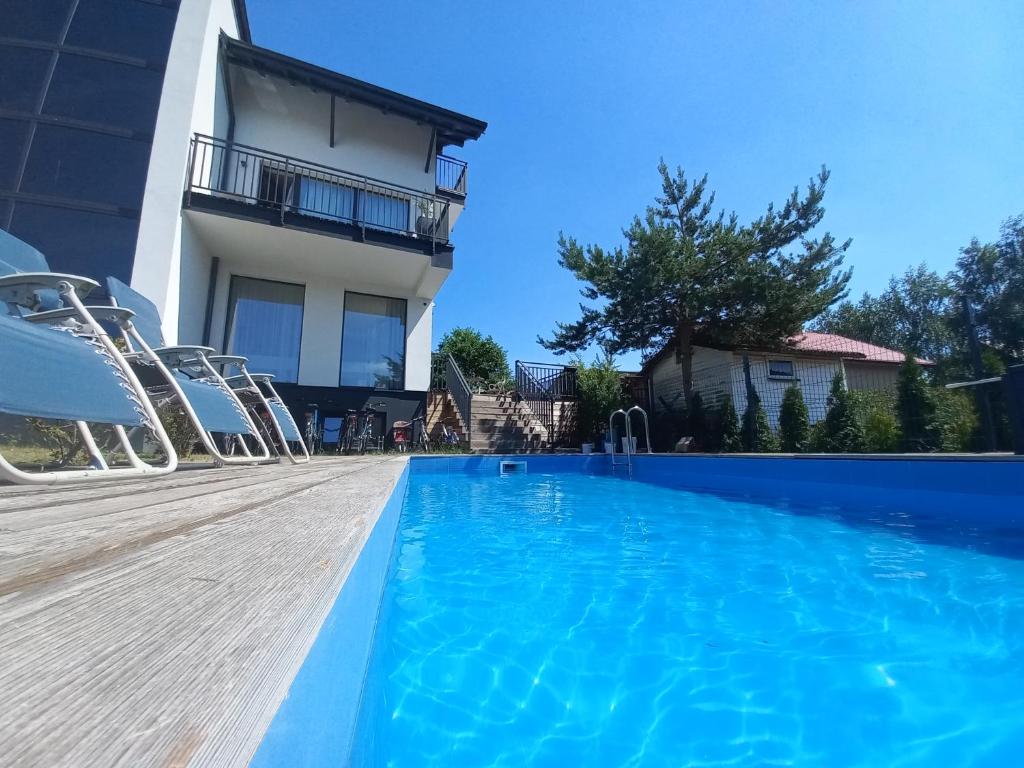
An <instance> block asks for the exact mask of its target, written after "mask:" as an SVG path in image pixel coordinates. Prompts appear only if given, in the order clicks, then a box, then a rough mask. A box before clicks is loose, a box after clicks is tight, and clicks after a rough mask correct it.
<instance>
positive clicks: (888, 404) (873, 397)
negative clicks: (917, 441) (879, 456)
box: [850, 390, 903, 453]
mask: <svg viewBox="0 0 1024 768" xmlns="http://www.w3.org/2000/svg"><path fill="white" fill-rule="evenodd" d="M850 399H851V400H852V401H853V407H854V411H855V412H856V413H857V415H858V417H859V418H860V420H861V423H862V424H863V425H864V441H865V442H864V450H866V451H868V452H869V453H892V452H893V451H898V450H899V449H900V445H901V444H902V442H903V435H902V433H901V432H900V423H899V421H898V420H897V418H896V395H895V394H894V393H893V392H891V391H888V390H878V391H872V390H861V391H858V392H850Z"/></svg>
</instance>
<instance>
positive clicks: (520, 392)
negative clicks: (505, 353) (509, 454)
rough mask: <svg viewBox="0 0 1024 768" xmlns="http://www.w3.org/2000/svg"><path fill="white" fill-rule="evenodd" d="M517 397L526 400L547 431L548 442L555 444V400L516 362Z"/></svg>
mask: <svg viewBox="0 0 1024 768" xmlns="http://www.w3.org/2000/svg"><path fill="white" fill-rule="evenodd" d="M516 397H517V398H518V399H519V400H525V401H526V403H527V405H528V406H529V408H530V410H531V411H532V412H533V415H534V416H535V417H536V418H537V421H539V422H540V423H541V426H543V427H544V429H545V430H547V433H548V442H549V444H553V443H554V442H555V398H554V397H552V395H551V393H550V392H548V391H547V389H546V388H545V387H544V385H543V384H541V382H540V380H539V379H538V378H537V377H536V376H535V375H534V374H533V372H532V371H531V370H530V369H529V368H528V367H527V366H526V365H524V364H523V363H522V362H521V361H519V360H516Z"/></svg>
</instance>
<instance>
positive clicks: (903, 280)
mask: <svg viewBox="0 0 1024 768" xmlns="http://www.w3.org/2000/svg"><path fill="white" fill-rule="evenodd" d="M955 312H956V306H955V302H954V301H953V286H952V284H951V283H950V281H949V280H948V279H946V278H943V277H941V276H940V275H939V274H938V273H937V272H934V271H931V270H929V269H928V268H927V267H926V266H925V265H924V264H920V265H918V266H917V267H915V268H913V269H908V270H907V271H906V272H905V273H904V274H903V276H902V277H893V278H890V280H889V287H888V288H887V289H886V290H885V291H883V292H882V293H881V294H880V295H879V296H877V297H876V296H872V295H871V294H869V293H865V294H864V295H863V296H862V297H861V298H860V301H858V302H857V303H856V304H854V303H853V302H850V301H844V302H842V303H840V304H838V305H836V306H835V307H833V308H832V309H830V310H828V311H827V312H825V313H824V314H823V315H822V316H821V317H819V318H818V319H817V320H816V321H815V322H814V324H813V325H812V328H813V329H814V330H816V331H821V332H823V333H835V334H838V335H840V336H848V337H850V338H852V339H857V340H858V341H866V342H868V343H869V344H877V345H879V346H882V347H888V348H889V349H909V350H911V351H913V352H914V354H916V355H920V356H921V357H925V358H928V359H929V360H940V359H944V358H947V357H949V356H950V355H951V354H952V353H953V351H954V350H955V348H957V346H958V345H959V343H960V341H959V339H960V337H959V336H958V335H957V334H956V333H954V331H953V329H952V328H951V326H950V319H951V317H952V315H953V314H954V313H955Z"/></svg>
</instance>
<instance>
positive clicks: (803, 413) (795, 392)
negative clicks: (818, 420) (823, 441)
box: [779, 384, 811, 453]
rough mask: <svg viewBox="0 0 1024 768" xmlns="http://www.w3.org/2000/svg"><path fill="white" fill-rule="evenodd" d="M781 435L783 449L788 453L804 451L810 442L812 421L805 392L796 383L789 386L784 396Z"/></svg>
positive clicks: (780, 420)
mask: <svg viewBox="0 0 1024 768" xmlns="http://www.w3.org/2000/svg"><path fill="white" fill-rule="evenodd" d="M779 437H780V438H781V440H780V442H781V447H782V450H784V451H786V452H787V453H802V452H803V451H806V450H807V448H808V445H809V444H810V439H811V421H810V416H809V415H808V413H807V403H805V402H804V394H803V392H801V391H800V387H798V386H797V385H796V384H792V385H790V386H789V387H787V388H786V392H785V394H784V395H783V396H782V408H781V410H780V412H779Z"/></svg>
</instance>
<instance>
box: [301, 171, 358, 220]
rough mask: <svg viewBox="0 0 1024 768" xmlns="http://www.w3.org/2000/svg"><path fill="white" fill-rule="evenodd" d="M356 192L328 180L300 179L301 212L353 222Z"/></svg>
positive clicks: (308, 177)
mask: <svg viewBox="0 0 1024 768" xmlns="http://www.w3.org/2000/svg"><path fill="white" fill-rule="evenodd" d="M355 199H356V190H355V188H353V187H350V186H348V185H347V184H339V183H337V182H334V181H330V180H328V179H315V178H313V177H312V176H302V177H300V179H299V204H298V207H299V210H300V211H301V212H302V213H305V214H307V215H310V216H318V217H320V218H324V219H333V220H335V221H344V222H350V221H352V212H353V210H354V207H355Z"/></svg>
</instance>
